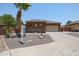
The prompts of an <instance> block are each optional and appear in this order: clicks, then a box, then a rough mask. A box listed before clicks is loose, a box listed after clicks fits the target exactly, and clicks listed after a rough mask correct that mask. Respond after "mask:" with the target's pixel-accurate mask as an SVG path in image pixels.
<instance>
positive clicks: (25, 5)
mask: <svg viewBox="0 0 79 59" xmlns="http://www.w3.org/2000/svg"><path fill="white" fill-rule="evenodd" d="M15 6H16V7H17V8H18V9H19V10H18V12H17V15H16V21H17V31H18V37H21V35H20V31H21V16H22V10H24V11H25V10H28V8H29V7H30V5H29V3H15Z"/></svg>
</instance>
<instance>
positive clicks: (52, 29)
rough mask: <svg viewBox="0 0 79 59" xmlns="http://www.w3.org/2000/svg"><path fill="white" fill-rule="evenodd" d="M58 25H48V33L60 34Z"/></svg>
mask: <svg viewBox="0 0 79 59" xmlns="http://www.w3.org/2000/svg"><path fill="white" fill-rule="evenodd" d="M58 30H59V28H58V25H47V26H46V32H58Z"/></svg>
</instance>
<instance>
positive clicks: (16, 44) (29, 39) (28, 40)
mask: <svg viewBox="0 0 79 59" xmlns="http://www.w3.org/2000/svg"><path fill="white" fill-rule="evenodd" d="M20 40H22V39H21V38H9V39H6V42H7V45H8V47H9V48H10V49H17V48H22V47H30V46H36V45H43V44H48V43H52V42H54V40H53V39H52V38H51V37H50V36H49V35H45V36H44V38H43V39H40V37H39V35H26V37H25V38H24V39H23V40H24V41H23V42H24V44H21V43H22V42H20Z"/></svg>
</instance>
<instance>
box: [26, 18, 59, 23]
mask: <svg viewBox="0 0 79 59" xmlns="http://www.w3.org/2000/svg"><path fill="white" fill-rule="evenodd" d="M27 22H47V23H60V22H56V21H49V20H42V19H41V20H40V19H32V20H28V21H27Z"/></svg>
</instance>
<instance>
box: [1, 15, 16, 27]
mask: <svg viewBox="0 0 79 59" xmlns="http://www.w3.org/2000/svg"><path fill="white" fill-rule="evenodd" d="M2 23H4V24H5V25H6V26H7V27H8V28H9V27H15V26H16V20H15V18H14V17H13V16H12V15H10V14H4V15H3V16H2Z"/></svg>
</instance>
